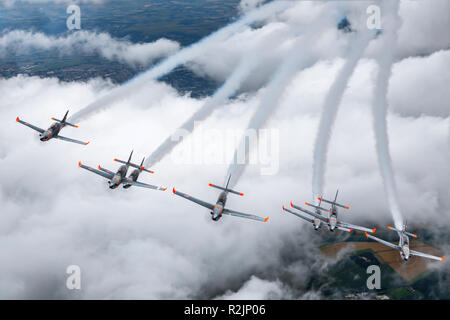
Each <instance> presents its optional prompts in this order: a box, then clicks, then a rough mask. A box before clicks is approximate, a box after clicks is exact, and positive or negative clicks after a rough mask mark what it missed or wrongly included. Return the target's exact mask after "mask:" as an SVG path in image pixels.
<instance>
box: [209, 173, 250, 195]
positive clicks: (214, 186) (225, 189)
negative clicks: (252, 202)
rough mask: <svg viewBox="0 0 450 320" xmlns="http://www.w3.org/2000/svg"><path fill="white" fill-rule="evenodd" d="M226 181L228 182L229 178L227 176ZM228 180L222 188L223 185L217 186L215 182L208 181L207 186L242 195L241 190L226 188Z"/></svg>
mask: <svg viewBox="0 0 450 320" xmlns="http://www.w3.org/2000/svg"><path fill="white" fill-rule="evenodd" d="M230 177H231V176H230ZM228 182H230V178H228ZM228 182H227V184H226V186H225V188H224V187H221V186H218V185H215V184H212V183H210V184H209V186H210V187H213V188H216V189H220V190H223V191H225V192H229V193H234V194H237V195H239V196H243V195H244V194H243V193H241V192H237V191H234V190H231V189H228Z"/></svg>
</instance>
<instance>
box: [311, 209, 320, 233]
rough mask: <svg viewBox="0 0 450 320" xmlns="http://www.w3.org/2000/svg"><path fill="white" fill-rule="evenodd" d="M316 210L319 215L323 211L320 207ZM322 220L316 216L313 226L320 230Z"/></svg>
mask: <svg viewBox="0 0 450 320" xmlns="http://www.w3.org/2000/svg"><path fill="white" fill-rule="evenodd" d="M315 210H316V214H318V215H322V213H321V212H320V210H319V209H315ZM321 223H322V222H321V221H320V219H317V218H315V219H314V222H313V227H314V230H316V231H317V230H319V228H320V226H321Z"/></svg>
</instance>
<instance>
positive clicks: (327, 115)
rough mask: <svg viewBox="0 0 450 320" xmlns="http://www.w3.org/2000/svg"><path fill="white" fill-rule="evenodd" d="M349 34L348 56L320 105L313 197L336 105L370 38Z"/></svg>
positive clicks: (319, 189) (364, 34) (319, 185)
mask: <svg viewBox="0 0 450 320" xmlns="http://www.w3.org/2000/svg"><path fill="white" fill-rule="evenodd" d="M351 36H352V37H353V39H352V41H351V42H350V46H349V57H348V58H347V60H346V62H345V64H344V66H343V67H342V68H341V70H340V71H339V73H338V75H337V76H336V79H335V80H334V82H333V84H332V85H331V87H330V89H329V90H328V93H327V95H326V97H325V100H324V103H323V106H322V114H321V117H320V123H319V129H318V131H317V136H316V140H315V143H314V154H313V180H312V191H313V199H317V198H318V197H320V196H322V192H323V181H324V176H325V165H326V157H327V152H328V145H329V142H330V137H331V131H332V128H333V125H334V121H335V119H336V115H337V111H338V107H339V105H340V103H341V100H342V96H343V95H344V92H345V89H346V88H347V84H348V81H349V80H350V78H351V76H352V74H353V72H354V70H355V68H356V66H357V64H358V61H359V60H360V59H361V56H362V55H363V53H364V51H365V49H366V47H367V45H368V44H369V42H370V39H371V36H370V35H369V33H368V32H364V31H362V32H361V31H358V33H354V34H352V35H351ZM315 201H316V200H315Z"/></svg>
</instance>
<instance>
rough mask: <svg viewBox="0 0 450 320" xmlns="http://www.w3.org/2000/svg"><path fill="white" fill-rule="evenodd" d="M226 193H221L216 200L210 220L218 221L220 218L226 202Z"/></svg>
mask: <svg viewBox="0 0 450 320" xmlns="http://www.w3.org/2000/svg"><path fill="white" fill-rule="evenodd" d="M227 193H228V192H225V191H222V192H221V193H220V195H219V198H218V199H217V202H216V205H215V206H214V209H213V211H211V219H213V220H214V221H218V220H219V219H220V218H221V217H222V212H223V208H224V207H225V203H226V202H227Z"/></svg>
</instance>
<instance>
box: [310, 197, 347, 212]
mask: <svg viewBox="0 0 450 320" xmlns="http://www.w3.org/2000/svg"><path fill="white" fill-rule="evenodd" d="M317 199H319V200H320V201H323V202H326V203H329V204H331V205H335V206H337V207H341V208H343V209H347V210H348V209H350V207H348V206H344V205H343V204H339V203H337V202H336V201H330V200H327V199H324V198H321V197H319V198H317Z"/></svg>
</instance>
